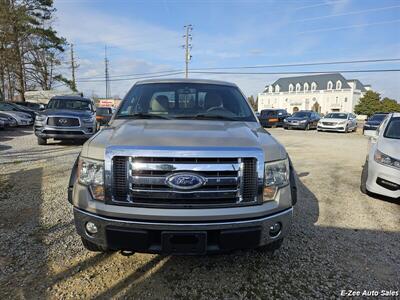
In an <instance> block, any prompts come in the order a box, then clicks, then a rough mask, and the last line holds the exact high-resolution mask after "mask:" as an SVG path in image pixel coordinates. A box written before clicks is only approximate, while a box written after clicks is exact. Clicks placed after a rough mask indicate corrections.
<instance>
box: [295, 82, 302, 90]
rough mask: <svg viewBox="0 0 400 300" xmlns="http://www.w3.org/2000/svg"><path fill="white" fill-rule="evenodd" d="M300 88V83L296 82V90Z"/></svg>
mask: <svg viewBox="0 0 400 300" xmlns="http://www.w3.org/2000/svg"><path fill="white" fill-rule="evenodd" d="M300 90H301V85H300V83H297V84H296V92H300Z"/></svg>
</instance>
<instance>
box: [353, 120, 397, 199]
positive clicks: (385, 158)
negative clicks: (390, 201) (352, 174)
mask: <svg viewBox="0 0 400 300" xmlns="http://www.w3.org/2000/svg"><path fill="white" fill-rule="evenodd" d="M361 191H362V192H364V193H367V192H370V193H374V194H379V195H383V196H387V197H391V198H397V199H400V113H392V114H389V115H388V116H387V117H386V118H385V120H384V121H383V122H382V124H381V125H380V126H379V128H378V129H377V130H376V131H375V134H374V136H373V137H371V139H370V149H369V152H368V156H367V159H366V162H365V164H364V167H363V171H362V175H361Z"/></svg>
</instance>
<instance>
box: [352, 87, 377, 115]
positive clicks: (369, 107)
mask: <svg viewBox="0 0 400 300" xmlns="http://www.w3.org/2000/svg"><path fill="white" fill-rule="evenodd" d="M380 109H381V103H380V94H379V93H377V92H374V91H367V92H366V93H365V95H364V96H363V97H361V98H360V102H359V103H358V104H357V105H356V106H355V107H354V112H355V113H356V114H359V115H367V116H370V115H372V114H374V113H376V112H378V111H380Z"/></svg>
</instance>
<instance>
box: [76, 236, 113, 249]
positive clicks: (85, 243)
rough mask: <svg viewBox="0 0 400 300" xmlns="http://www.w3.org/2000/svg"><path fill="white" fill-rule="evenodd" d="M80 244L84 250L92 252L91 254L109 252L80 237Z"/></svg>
mask: <svg viewBox="0 0 400 300" xmlns="http://www.w3.org/2000/svg"><path fill="white" fill-rule="evenodd" d="M81 240H82V244H83V246H84V247H85V248H86V250H89V251H93V252H111V251H110V249H108V248H105V247H103V246H99V245H97V244H95V243H92V242H90V241H88V240H86V239H84V238H82V237H81Z"/></svg>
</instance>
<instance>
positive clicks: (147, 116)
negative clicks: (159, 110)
mask: <svg viewBox="0 0 400 300" xmlns="http://www.w3.org/2000/svg"><path fill="white" fill-rule="evenodd" d="M116 119H166V120H170V118H168V117H167V116H163V115H155V114H146V113H137V114H131V115H117V117H116Z"/></svg>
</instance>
